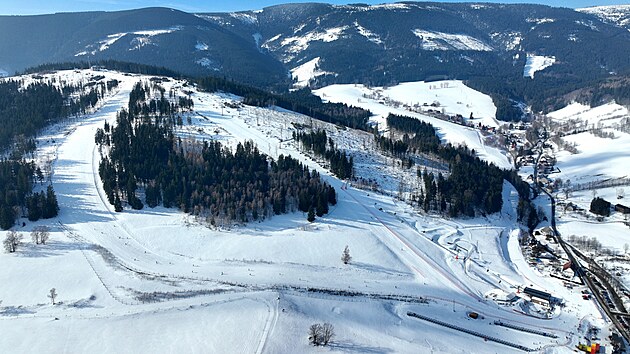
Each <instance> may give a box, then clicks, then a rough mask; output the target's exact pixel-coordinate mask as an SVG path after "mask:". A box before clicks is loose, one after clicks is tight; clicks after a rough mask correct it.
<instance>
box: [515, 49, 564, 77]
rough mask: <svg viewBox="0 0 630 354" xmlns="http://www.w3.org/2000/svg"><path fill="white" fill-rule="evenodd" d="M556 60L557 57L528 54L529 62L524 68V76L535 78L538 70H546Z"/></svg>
mask: <svg viewBox="0 0 630 354" xmlns="http://www.w3.org/2000/svg"><path fill="white" fill-rule="evenodd" d="M555 62H556V57H553V56H552V57H548V56H542V55H534V54H527V62H526V63H525V68H524V69H523V76H525V77H530V78H532V79H533V78H534V74H536V72H537V71H541V70H545V69H546V68H548V67H550V66H552V65H553V64H554V63H555Z"/></svg>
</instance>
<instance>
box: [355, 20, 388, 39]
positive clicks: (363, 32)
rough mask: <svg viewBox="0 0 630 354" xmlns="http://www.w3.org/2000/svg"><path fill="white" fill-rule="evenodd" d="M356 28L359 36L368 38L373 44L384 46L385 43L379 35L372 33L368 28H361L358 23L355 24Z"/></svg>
mask: <svg viewBox="0 0 630 354" xmlns="http://www.w3.org/2000/svg"><path fill="white" fill-rule="evenodd" d="M354 27H355V28H356V29H357V31H358V32H359V34H360V35H362V36H363V37H365V38H367V40H368V41H370V42H372V43H376V44H382V43H383V41H382V40H381V38H380V36H379V35H377V34H375V33H373V32H371V31H370V30H368V29H367V28H365V27H363V26H361V25H360V24H359V22H358V21H355V22H354Z"/></svg>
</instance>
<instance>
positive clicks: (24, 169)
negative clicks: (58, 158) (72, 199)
mask: <svg viewBox="0 0 630 354" xmlns="http://www.w3.org/2000/svg"><path fill="white" fill-rule="evenodd" d="M35 178H37V179H38V180H39V182H43V180H44V176H43V174H42V171H41V170H40V169H39V168H37V167H35V164H34V163H32V162H24V161H12V160H3V161H0V228H2V229H4V230H7V229H9V228H11V227H12V226H13V225H14V224H15V220H16V219H17V218H18V217H20V216H23V215H24V214H26V215H25V216H28V219H29V220H31V221H35V220H39V219H40V218H45V219H48V218H52V217H55V216H57V213H58V211H59V206H58V205H57V197H56V196H55V192H54V190H53V188H52V186H50V185H49V186H48V189H47V190H46V193H44V192H41V193H33V184H34V183H35Z"/></svg>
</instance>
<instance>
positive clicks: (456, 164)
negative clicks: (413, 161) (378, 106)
mask: <svg viewBox="0 0 630 354" xmlns="http://www.w3.org/2000/svg"><path fill="white" fill-rule="evenodd" d="M387 125H388V127H389V128H390V129H392V130H394V131H395V132H397V133H398V134H402V138H401V139H395V138H394V139H392V138H385V137H382V136H375V139H376V141H377V144H378V145H379V147H380V148H381V149H382V150H383V151H387V152H389V153H390V154H392V155H394V156H396V157H400V158H406V157H408V155H409V154H431V155H434V156H436V157H438V158H439V159H441V160H443V161H445V162H447V163H448V166H449V173H448V175H447V176H446V177H445V176H444V175H443V174H442V173H437V174H434V173H433V172H428V171H425V170H421V169H420V168H418V172H417V176H418V178H419V179H421V180H422V184H423V189H422V190H419V191H417V192H416V193H415V194H414V195H412V201H413V202H415V203H417V205H419V206H420V207H422V208H423V209H424V210H425V211H439V212H442V213H447V214H448V215H450V216H453V217H456V216H460V215H466V216H474V215H476V213H477V212H480V213H484V214H486V213H488V214H490V213H495V212H498V211H500V210H501V207H502V204H503V198H502V190H503V180H504V179H505V180H508V181H509V182H510V183H512V185H514V186H515V188H516V189H517V191H518V192H519V195H520V197H521V199H522V200H524V201H529V195H530V190H529V185H528V184H527V183H526V182H524V181H522V180H521V178H520V177H519V176H518V174H517V173H516V172H515V171H505V170H502V169H500V168H498V167H497V166H495V165H493V164H489V163H487V162H485V161H483V160H481V159H479V158H478V157H477V156H475V151H474V150H470V149H468V148H467V147H465V146H458V147H456V146H453V145H451V144H450V143H448V144H441V143H440V140H439V138H438V137H437V135H436V131H435V128H434V127H433V126H432V125H431V124H429V123H426V122H422V121H419V120H418V119H415V118H411V117H404V116H397V115H389V116H388V117H387ZM525 207H526V206H525V205H524V206H522V208H525ZM527 207H529V205H527ZM522 213H523V214H525V211H523V212H522Z"/></svg>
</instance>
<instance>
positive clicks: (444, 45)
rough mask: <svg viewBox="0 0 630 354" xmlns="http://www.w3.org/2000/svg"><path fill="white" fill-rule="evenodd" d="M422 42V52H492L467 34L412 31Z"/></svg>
mask: <svg viewBox="0 0 630 354" xmlns="http://www.w3.org/2000/svg"><path fill="white" fill-rule="evenodd" d="M412 32H413V34H415V35H416V36H417V37H418V38H420V39H421V40H422V42H421V45H422V49H424V50H475V51H488V52H489V51H492V50H493V48H492V47H491V46H489V45H488V44H486V43H485V42H484V41H482V40H480V39H477V38H475V37H472V36H469V35H467V34H452V33H444V32H437V31H426V30H422V29H415V30H413V31H412Z"/></svg>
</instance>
